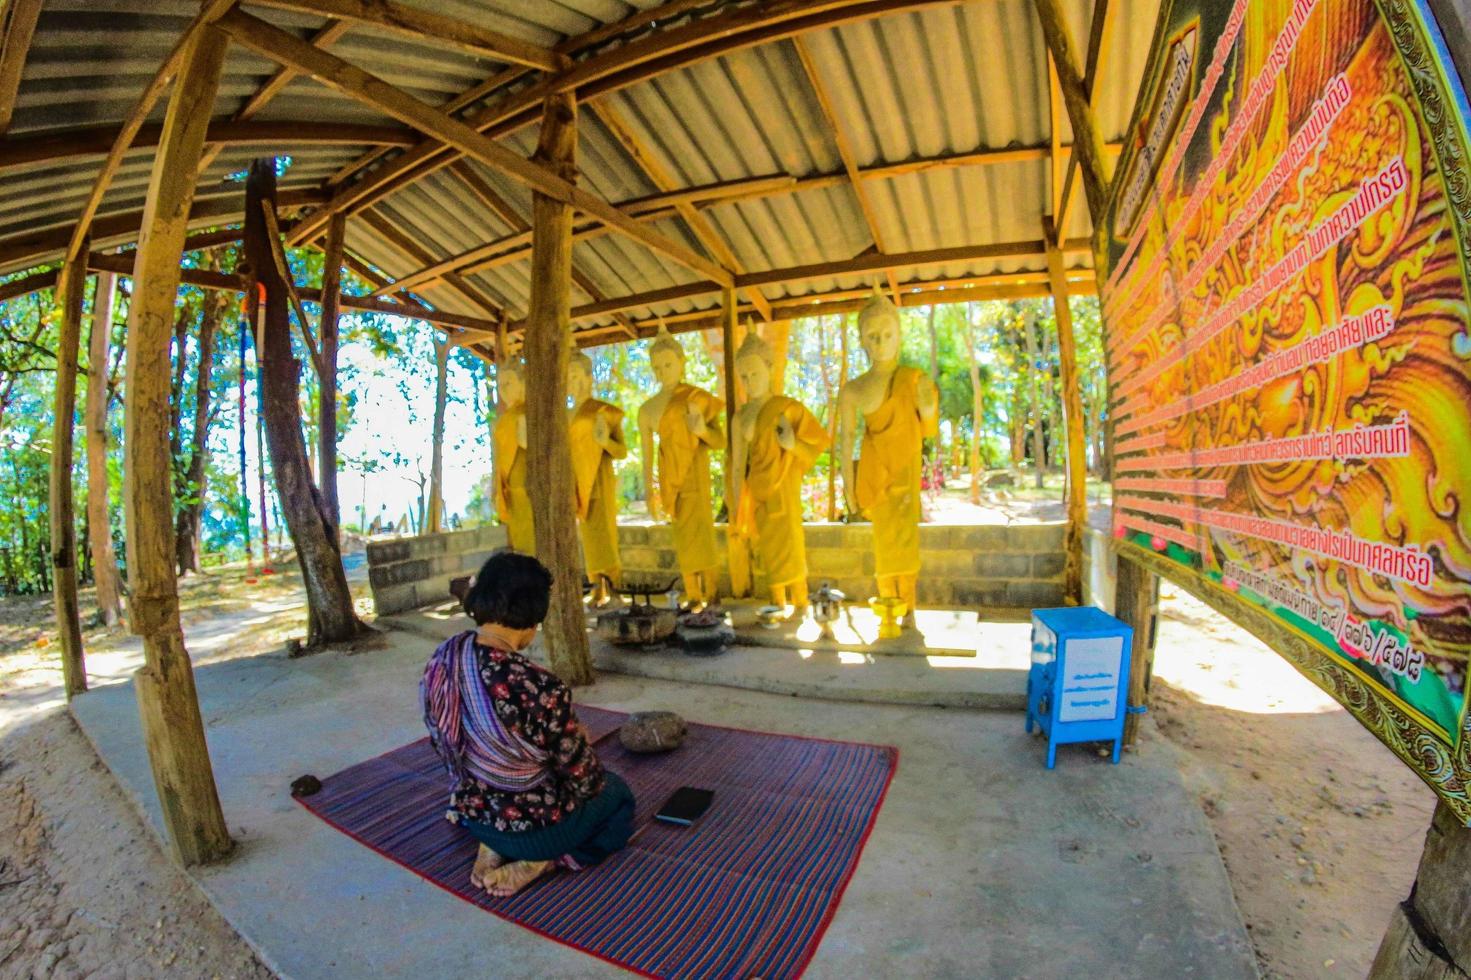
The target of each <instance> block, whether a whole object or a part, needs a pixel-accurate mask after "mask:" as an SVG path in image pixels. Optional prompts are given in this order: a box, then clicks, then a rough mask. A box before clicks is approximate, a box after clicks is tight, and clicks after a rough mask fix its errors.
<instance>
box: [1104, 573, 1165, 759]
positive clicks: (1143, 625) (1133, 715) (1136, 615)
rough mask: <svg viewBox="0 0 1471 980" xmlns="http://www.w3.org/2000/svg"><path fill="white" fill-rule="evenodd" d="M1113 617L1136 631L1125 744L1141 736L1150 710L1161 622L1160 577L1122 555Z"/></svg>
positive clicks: (1131, 742)
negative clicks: (1156, 639) (1141, 726)
mask: <svg viewBox="0 0 1471 980" xmlns="http://www.w3.org/2000/svg"><path fill="white" fill-rule="evenodd" d="M1113 609H1114V615H1115V616H1117V617H1118V618H1119V619H1122V620H1123V621H1124V622H1125V623H1128V624H1129V626H1131V627H1133V630H1134V644H1133V646H1132V647H1131V648H1130V651H1129V714H1128V716H1127V717H1126V718H1125V719H1124V744H1125V745H1133V744H1134V741H1135V739H1137V738H1138V737H1139V718H1140V716H1141V715H1142V714H1143V713H1144V711H1145V710H1147V709H1148V707H1149V681H1150V676H1151V674H1152V673H1153V672H1154V636H1155V627H1156V624H1157V623H1158V621H1159V576H1158V575H1155V574H1154V573H1153V572H1151V571H1149V570H1148V569H1146V568H1145V567H1144V566H1143V565H1140V564H1138V563H1136V562H1134V561H1131V560H1130V559H1128V558H1127V557H1125V556H1123V555H1119V560H1118V572H1117V575H1116V578H1115V580H1114V606H1113Z"/></svg>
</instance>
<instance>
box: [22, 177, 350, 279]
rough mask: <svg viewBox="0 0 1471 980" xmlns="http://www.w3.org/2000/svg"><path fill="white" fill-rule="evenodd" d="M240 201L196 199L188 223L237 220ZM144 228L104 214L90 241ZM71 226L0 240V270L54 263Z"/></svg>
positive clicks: (312, 191)
mask: <svg viewBox="0 0 1471 980" xmlns="http://www.w3.org/2000/svg"><path fill="white" fill-rule="evenodd" d="M322 198H323V195H322V192H321V191H320V190H318V189H317V188H315V187H313V188H309V189H306V190H296V191H283V192H282V193H281V195H280V198H279V201H278V204H280V206H281V207H283V208H286V207H297V206H300V205H302V204H306V203H314V202H318V201H321V200H322ZM240 211H241V201H240V196H239V195H238V194H232V195H230V196H228V197H212V198H207V199H205V200H197V199H196V200H195V202H194V207H193V209H192V210H190V212H189V223H190V224H191V225H198V224H201V223H204V222H210V223H214V224H228V223H230V222H237V221H239V220H240V217H241V214H240ZM142 226H143V212H142V211H123V212H120V213H118V214H109V215H104V216H102V217H100V218H96V219H94V220H93V222H92V240H93V241H94V242H97V243H99V244H101V243H104V242H108V241H111V240H116V239H120V238H124V239H131V238H133V237H135V236H136V235H137V234H138V231H139V229H140V228H141V227H142ZM71 236H72V226H71V225H65V226H62V227H56V228H47V229H44V230H41V231H30V232H24V233H22V234H19V235H14V236H12V237H10V238H5V239H0V270H15V269H25V268H30V267H32V266H35V265H39V264H41V263H42V262H45V261H54V260H55V259H56V257H57V253H58V252H61V251H62V250H64V249H65V248H66V247H67V243H68V242H69V241H70V240H71Z"/></svg>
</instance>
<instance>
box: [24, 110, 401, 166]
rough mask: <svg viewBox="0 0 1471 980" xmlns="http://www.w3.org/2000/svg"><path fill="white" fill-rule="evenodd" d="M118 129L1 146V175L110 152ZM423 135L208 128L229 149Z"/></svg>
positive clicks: (314, 126) (152, 130)
mask: <svg viewBox="0 0 1471 980" xmlns="http://www.w3.org/2000/svg"><path fill="white" fill-rule="evenodd" d="M162 129H163V127H162V126H160V125H158V124H156V123H150V124H148V125H146V126H143V127H141V128H140V129H139V130H138V134H137V136H136V137H135V138H134V139H133V142H132V144H131V145H130V146H129V150H131V151H133V152H137V151H139V150H146V149H151V148H153V147H156V146H157V145H158V138H159V133H160V132H162ZM118 132H119V130H118V127H116V126H94V127H89V128H87V129H78V130H73V131H71V132H67V133H46V134H44V135H40V136H31V137H22V138H18V139H11V140H4V141H3V142H0V172H4V171H6V170H15V169H18V168H23V167H33V166H35V165H36V164H45V163H60V162H63V161H67V160H73V159H77V158H81V157H95V156H100V155H101V154H104V153H106V152H107V151H108V150H109V149H110V148H111V147H112V145H113V143H114V142H115V141H116V140H117V137H118ZM418 138H419V135H418V134H417V133H415V132H414V131H413V130H412V129H409V128H408V127H406V126H380V125H375V124H371V123H341V122H321V123H304V122H262V121H256V120H251V121H242V122H225V121H220V122H215V123H211V124H210V127H209V133H208V139H209V140H210V142H211V143H213V144H215V145H216V146H217V147H224V146H250V145H261V146H280V145H290V146H330V145H342V144H346V145H349V146H358V145H362V144H376V145H380V146H387V147H394V146H407V145H409V144H411V143H414V142H417V141H418Z"/></svg>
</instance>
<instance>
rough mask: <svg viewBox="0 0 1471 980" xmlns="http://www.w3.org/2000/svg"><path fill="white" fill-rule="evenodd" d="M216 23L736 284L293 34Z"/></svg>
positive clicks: (246, 22) (263, 25)
mask: <svg viewBox="0 0 1471 980" xmlns="http://www.w3.org/2000/svg"><path fill="white" fill-rule="evenodd" d="M218 23H219V25H220V27H221V28H223V29H224V30H226V31H227V32H228V33H229V34H230V36H231V37H232V38H234V39H235V41H236V42H238V43H240V44H242V45H244V46H245V47H247V48H250V49H251V50H253V51H255V52H257V53H258V54H261V55H264V56H266V57H268V58H271V59H272V60H274V61H278V62H280V63H282V64H287V65H290V66H292V67H294V68H296V69H297V70H298V71H301V72H303V73H305V74H309V75H311V76H312V77H313V78H315V79H316V80H317V81H319V82H322V83H323V84H325V85H328V86H329V87H331V88H334V89H336V90H337V91H339V92H341V93H342V94H344V95H348V96H351V97H352V98H355V99H357V100H358V101H359V102H362V103H364V104H366V105H370V106H372V107H373V108H375V109H378V110H379V111H380V112H384V113H387V114H388V115H390V116H393V117H394V118H396V119H399V120H401V121H403V122H405V123H407V124H408V125H410V126H413V127H414V128H416V129H419V130H421V131H422V132H424V133H426V134H427V135H429V136H432V137H435V138H436V139H438V140H440V141H442V142H443V143H444V144H446V145H450V146H453V147H454V148H455V149H456V150H458V151H459V152H461V153H462V154H465V155H469V156H472V157H474V158H475V159H477V160H479V161H480V162H482V163H484V164H486V165H487V166H489V167H492V168H494V169H496V170H499V171H501V172H502V173H504V174H506V176H508V177H511V178H512V179H514V180H516V181H517V182H519V183H522V184H524V185H526V186H527V187H530V188H531V189H532V190H534V191H537V192H539V193H542V194H545V195H547V196H548V197H551V198H554V199H556V200H559V201H564V202H566V203H567V204H569V205H571V206H572V207H574V208H577V209H578V210H580V211H582V212H584V213H585V214H589V215H592V216H594V217H597V218H601V219H603V220H604V221H606V222H607V223H608V224H610V225H612V226H614V227H615V228H617V229H618V230H619V231H621V232H623V233H624V234H625V235H627V236H628V237H630V238H632V239H634V240H635V241H637V242H640V243H641V244H643V245H645V246H647V247H649V248H652V249H654V250H656V251H659V252H663V253H664V254H665V255H667V256H668V257H669V258H671V259H673V260H674V261H675V262H678V263H679V264H680V265H683V266H685V267H687V268H689V269H692V270H694V271H696V272H698V273H700V274H701V275H704V276H707V277H709V278H711V279H714V280H716V281H717V282H723V283H726V284H729V283H730V282H731V281H732V275H731V273H730V272H729V271H728V270H726V269H724V268H722V267H721V266H719V265H716V264H715V263H713V262H711V261H710V260H708V259H706V258H705V257H704V256H702V255H697V254H695V253H694V252H691V251H690V250H689V249H687V248H685V247H684V246H682V245H679V244H678V243H676V242H674V241H671V240H670V239H668V238H665V237H664V236H663V235H661V234H659V233H658V232H656V231H654V230H652V229H650V228H646V227H644V226H643V225H642V224H640V223H639V222H638V221H636V220H635V219H633V218H630V217H628V216H627V215H625V214H624V213H623V212H621V211H619V210H618V209H617V208H615V207H613V205H611V204H609V203H608V202H607V201H605V200H603V199H601V198H599V197H597V196H595V195H593V194H590V193H588V192H587V191H585V190H583V189H581V188H580V187H577V186H576V185H575V184H573V183H571V182H570V181H567V180H564V179H563V178H561V177H559V176H558V175H557V174H555V173H553V172H552V171H551V170H548V169H547V168H546V167H543V166H541V165H539V164H537V163H533V162H532V161H530V160H526V159H523V158H522V157H520V156H518V155H517V154H515V153H513V152H511V151H510V150H508V149H506V148H505V147H503V146H501V145H500V144H498V143H496V142H495V141H494V140H493V139H491V138H490V137H488V136H486V135H484V134H482V133H480V132H478V131H477V130H476V129H474V128H473V127H471V126H469V125H467V124H466V123H463V122H461V121H460V120H458V119H455V118H454V117H453V116H449V115H446V114H445V113H443V112H440V111H439V110H438V109H436V108H434V107H433V106H431V105H429V104H427V103H425V102H421V101H419V100H418V99H416V98H414V97H413V96H412V95H409V94H408V93H407V92H405V91H403V90H402V89H399V88H396V87H394V86H392V85H390V84H388V83H387V82H385V81H383V80H382V79H381V78H378V77H376V76H374V75H371V74H369V73H368V72H366V71H363V70H362V69H361V68H358V67H357V66H356V65H352V64H349V63H348V62H346V61H343V60H342V59H341V58H338V57H336V56H335V55H332V54H329V53H327V52H325V51H321V50H318V49H317V48H314V47H312V46H311V45H310V44H307V43H306V42H305V41H302V40H301V39H300V38H297V37H296V36H294V35H292V34H290V33H289V32H287V31H283V30H281V29H280V28H279V27H276V26H274V25H272V24H269V23H267V22H266V21H263V20H261V19H259V18H257V17H252V16H250V15H249V14H246V13H243V12H242V11H240V10H238V9H236V10H232V11H230V12H229V13H227V14H225V15H224V16H222V17H221V18H220V19H219V21H218Z"/></svg>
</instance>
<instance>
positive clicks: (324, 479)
mask: <svg viewBox="0 0 1471 980" xmlns="http://www.w3.org/2000/svg"><path fill="white" fill-rule="evenodd" d="M346 235H347V215H345V214H343V213H341V212H338V213H337V214H334V215H332V219H331V221H330V222H328V224H327V251H326V257H325V258H324V259H323V263H322V303H321V306H322V322H321V325H320V333H321V344H322V351H321V363H320V364H318V365H317V367H318V371H317V380H318V386H317V401H318V406H317V409H318V412H317V437H318V438H317V485H318V486H319V487H321V490H322V508H323V510H325V511H326V512H327V515H328V517H329V518H330V521H329V523H330V524H331V532H332V536H333V538H336V539H337V540H338V543H339V546H340V544H341V539H340V538H339V537H338V533H339V529H340V528H341V526H342V503H341V501H340V500H338V497H337V339H338V326H337V318H338V314H339V311H340V310H341V306H342V304H341V302H340V300H341V298H342V248H343V241H344V239H345V237H346Z"/></svg>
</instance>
